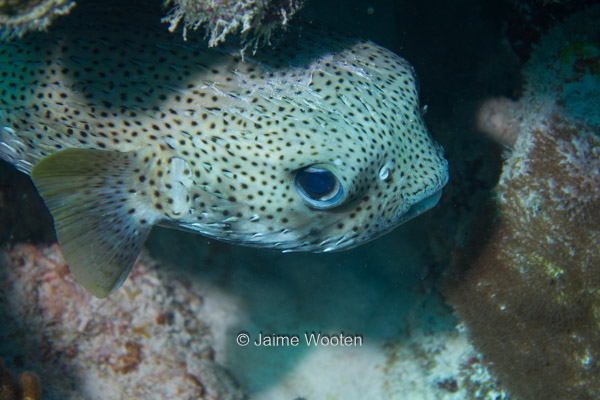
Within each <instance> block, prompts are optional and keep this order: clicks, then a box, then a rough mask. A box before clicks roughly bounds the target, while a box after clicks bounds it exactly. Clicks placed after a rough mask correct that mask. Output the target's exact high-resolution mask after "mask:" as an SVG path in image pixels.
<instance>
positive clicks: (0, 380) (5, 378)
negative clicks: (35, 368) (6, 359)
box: [0, 358, 42, 400]
mask: <svg viewBox="0 0 600 400" xmlns="http://www.w3.org/2000/svg"><path fill="white" fill-rule="evenodd" d="M41 398H42V386H41V384H40V378H39V377H38V376H37V375H36V374H34V373H32V372H23V373H22V374H21V376H19V378H17V377H16V376H15V375H14V374H13V373H12V372H10V371H9V370H8V369H7V368H6V367H5V366H4V363H3V362H2V359H1V358H0V400H41Z"/></svg>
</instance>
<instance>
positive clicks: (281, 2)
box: [163, 0, 303, 50]
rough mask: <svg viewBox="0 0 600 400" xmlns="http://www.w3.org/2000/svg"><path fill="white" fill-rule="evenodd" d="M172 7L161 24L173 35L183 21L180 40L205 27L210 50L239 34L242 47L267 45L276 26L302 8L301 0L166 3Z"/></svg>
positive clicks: (181, 0) (171, 0) (180, 0)
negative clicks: (165, 24) (263, 43)
mask: <svg viewBox="0 0 600 400" xmlns="http://www.w3.org/2000/svg"><path fill="white" fill-rule="evenodd" d="M171 3H174V6H173V8H172V9H171V11H170V12H169V14H168V15H167V16H166V17H165V18H163V22H168V23H169V25H170V26H169V30H170V31H171V32H172V31H174V30H175V29H176V28H177V26H178V25H179V23H180V22H182V21H183V38H184V39H186V38H187V33H188V30H190V29H192V30H196V29H198V28H199V27H200V26H205V29H206V35H207V36H208V38H209V39H208V45H209V47H213V46H216V45H218V44H220V43H222V42H224V41H225V38H226V37H227V36H228V35H230V34H236V33H241V34H242V39H243V43H244V45H245V47H249V46H254V50H256V46H258V45H259V44H260V43H261V42H268V41H269V39H270V37H271V35H272V34H273V32H274V30H275V29H276V28H277V27H278V26H282V25H286V24H287V22H288V21H289V19H290V18H291V17H292V15H294V14H295V13H296V11H298V10H299V9H300V8H301V7H302V4H303V1H302V0H166V5H169V4H171Z"/></svg>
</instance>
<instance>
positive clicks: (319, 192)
mask: <svg viewBox="0 0 600 400" xmlns="http://www.w3.org/2000/svg"><path fill="white" fill-rule="evenodd" d="M294 183H295V184H296V190H298V193H299V194H300V197H302V200H303V201H304V202H305V203H306V204H308V205H309V206H310V207H312V208H315V209H317V210H327V209H330V208H334V207H337V206H339V205H340V204H341V203H342V202H343V201H344V197H345V196H344V188H343V186H342V184H341V182H340V180H339V179H338V178H337V177H336V176H335V175H334V174H333V172H331V171H330V170H328V169H325V168H321V167H317V166H314V165H313V166H309V167H304V168H302V169H300V170H298V171H297V172H296V178H295V180H294Z"/></svg>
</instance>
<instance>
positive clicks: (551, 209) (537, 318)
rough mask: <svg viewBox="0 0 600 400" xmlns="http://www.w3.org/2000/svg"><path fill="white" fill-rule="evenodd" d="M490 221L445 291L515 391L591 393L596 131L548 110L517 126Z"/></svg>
mask: <svg viewBox="0 0 600 400" xmlns="http://www.w3.org/2000/svg"><path fill="white" fill-rule="evenodd" d="M496 202H497V221H496V224H495V226H494V229H493V233H491V236H490V237H489V238H488V240H487V243H486V244H485V245H484V246H483V247H482V248H481V249H479V250H478V251H479V254H477V255H476V256H475V257H474V259H473V260H471V262H470V264H471V267H470V269H469V270H468V271H467V272H466V273H465V274H464V276H461V277H460V279H459V280H458V283H457V284H456V285H455V286H454V287H453V288H452V290H451V292H450V300H451V302H452V303H453V304H454V305H455V306H456V307H457V314H458V315H459V317H460V318H462V319H463V320H464V321H465V323H466V326H467V328H468V331H469V333H470V336H471V338H472V341H473V343H474V344H475V347H476V348H477V349H479V350H480V351H481V352H482V353H483V354H484V356H485V357H486V359H487V360H488V361H490V362H491V363H492V371H494V373H495V374H496V375H497V376H498V377H499V378H500V380H501V381H502V382H503V385H504V387H505V388H507V389H508V390H509V391H510V392H512V393H513V394H514V395H516V397H517V398H518V399H521V400H526V399H545V398H548V399H549V398H552V399H556V400H560V399H564V400H573V399H582V400H583V399H597V398H599V397H600V379H599V376H600V329H599V327H600V295H599V293H600V234H599V231H598V226H600V132H597V131H596V132H594V131H593V130H591V129H589V128H586V127H585V126H578V125H575V124H572V123H567V122H565V121H563V120H561V119H559V118H557V117H554V118H553V119H551V120H550V121H547V123H546V126H544V127H541V128H538V129H534V130H532V131H531V132H530V133H529V134H524V135H521V136H520V138H519V141H518V142H517V145H516V149H515V151H514V152H513V154H512V156H511V157H510V159H509V160H507V162H506V164H505V166H504V170H503V173H502V177H501V179H500V182H499V184H498V186H497V188H496Z"/></svg>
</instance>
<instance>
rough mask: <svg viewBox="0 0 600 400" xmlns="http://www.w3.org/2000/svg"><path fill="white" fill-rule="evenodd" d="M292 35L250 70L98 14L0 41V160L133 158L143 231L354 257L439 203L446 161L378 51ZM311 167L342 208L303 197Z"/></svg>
mask: <svg viewBox="0 0 600 400" xmlns="http://www.w3.org/2000/svg"><path fill="white" fill-rule="evenodd" d="M132 25H133V26H134V28H132V27H131V26H132ZM288 36H289V39H288V40H287V41H285V42H283V43H281V44H280V45H279V47H277V48H275V49H267V50H262V51H261V52H260V53H259V54H258V55H257V56H256V57H250V56H248V55H247V56H246V57H245V58H244V59H243V60H242V59H241V58H240V57H239V56H237V55H232V54H230V53H228V52H226V51H212V50H211V51H209V50H206V49H205V48H204V45H203V44H202V43H199V42H194V41H193V40H190V41H187V42H183V41H182V40H181V38H180V35H177V34H175V35H172V34H169V33H168V32H167V31H166V29H165V27H164V26H160V24H158V23H157V24H156V27H153V28H144V29H140V27H139V26H136V25H135V24H127V23H120V24H115V23H111V22H110V21H107V22H106V23H105V24H104V25H103V23H102V22H101V18H100V19H98V21H96V22H94V23H89V22H87V23H83V22H79V20H77V19H68V20H66V21H65V23H63V24H61V26H57V27H55V28H54V29H52V30H50V32H49V33H48V34H46V35H43V34H40V35H31V36H27V37H26V38H24V39H23V40H21V41H12V42H8V43H2V44H0V49H1V50H0V61H1V63H0V65H1V67H0V73H1V76H0V157H2V158H3V159H5V160H7V161H9V162H11V163H13V164H14V165H15V166H16V167H17V168H19V169H20V170H21V171H23V172H26V173H30V172H31V169H32V167H33V166H35V164H36V163H38V162H39V161H40V160H41V159H42V158H44V157H46V156H48V155H50V154H52V153H54V152H57V151H59V150H62V149H66V148H89V149H100V150H109V151H119V152H134V153H135V154H136V157H137V159H138V161H139V162H140V165H142V167H140V168H138V169H137V170H136V172H135V173H136V174H137V176H136V179H134V180H132V181H133V182H134V183H133V184H132V188H131V192H132V193H135V198H132V199H130V200H129V202H130V204H128V207H130V209H131V210H134V211H132V213H133V215H134V216H135V217H136V218H138V219H139V221H140V222H141V223H143V224H168V225H175V226H179V227H183V228H185V229H190V230H193V231H197V232H199V233H202V234H204V235H208V236H210V237H214V238H217V239H221V240H225V241H231V242H236V243H242V244H246V245H253V246H261V247H274V248H278V249H282V250H291V251H315V252H319V251H331V250H339V249H342V248H349V247H353V246H356V245H358V244H361V243H364V242H366V241H368V240H371V239H374V238H376V237H378V236H380V235H381V234H383V233H385V232H387V231H389V230H391V229H393V228H394V227H396V226H397V225H398V224H400V223H402V222H404V221H405V220H407V219H408V218H411V217H413V216H414V215H416V214H418V213H420V212H422V211H424V210H426V209H428V208H429V207H431V206H432V205H434V204H435V202H436V201H437V199H438V198H439V193H440V191H441V189H442V187H443V186H444V185H445V184H446V183H447V181H448V165H447V162H446V160H445V159H444V156H443V150H442V149H441V147H440V146H439V145H437V144H436V143H435V142H434V141H433V140H432V139H431V137H430V135H429V133H428V131H427V128H426V127H425V124H424V122H423V118H422V115H421V108H420V106H419V102H418V93H417V89H416V83H415V81H416V78H415V75H414V72H413V69H412V67H411V66H410V65H409V64H408V63H407V62H406V61H405V60H404V59H402V58H400V57H399V56H397V55H395V54H393V53H392V52H390V51H388V50H386V49H384V48H382V47H379V46H377V45H376V44H374V43H372V42H369V41H364V40H358V39H354V38H348V37H345V36H342V35H338V34H331V33H327V34H326V35H325V34H323V33H322V32H318V31H317V32H315V31H311V30H301V31H300V34H299V35H298V33H297V32H289V33H288ZM311 165H316V166H319V167H322V168H326V169H328V170H330V171H331V172H333V174H334V175H335V176H336V177H337V179H338V180H339V182H340V184H341V186H342V187H343V189H344V201H343V204H341V205H339V206H337V207H333V208H331V209H326V210H318V209H315V208H314V207H311V206H310V205H309V204H307V203H306V201H304V200H303V198H302V196H301V195H300V194H299V193H298V191H297V189H296V187H295V184H294V179H295V176H296V173H297V172H298V171H299V170H301V169H302V168H305V167H308V166H311Z"/></svg>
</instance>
